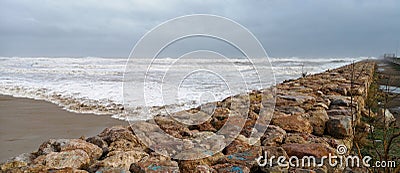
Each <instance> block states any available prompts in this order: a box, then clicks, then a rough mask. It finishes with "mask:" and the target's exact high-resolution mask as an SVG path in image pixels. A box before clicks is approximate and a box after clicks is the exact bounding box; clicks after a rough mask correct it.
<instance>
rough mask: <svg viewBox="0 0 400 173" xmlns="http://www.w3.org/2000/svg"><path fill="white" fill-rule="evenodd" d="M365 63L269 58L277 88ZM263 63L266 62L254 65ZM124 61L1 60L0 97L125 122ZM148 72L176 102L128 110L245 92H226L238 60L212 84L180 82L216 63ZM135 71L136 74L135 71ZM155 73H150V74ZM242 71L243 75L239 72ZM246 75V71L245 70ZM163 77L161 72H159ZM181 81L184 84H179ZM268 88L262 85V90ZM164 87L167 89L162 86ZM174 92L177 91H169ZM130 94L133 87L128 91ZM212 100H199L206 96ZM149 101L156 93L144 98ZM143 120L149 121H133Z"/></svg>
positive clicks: (177, 106) (141, 62)
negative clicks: (200, 67)
mask: <svg viewBox="0 0 400 173" xmlns="http://www.w3.org/2000/svg"><path fill="white" fill-rule="evenodd" d="M364 59H368V58H367V57H357V58H298V57H292V58H271V57H270V58H269V62H270V63H271V65H272V70H273V73H274V76H275V79H276V82H277V83H279V82H282V81H284V80H286V79H293V78H298V77H300V76H301V74H302V72H307V73H309V74H314V73H319V72H323V71H325V70H327V69H333V68H337V67H340V66H343V65H346V64H350V63H351V62H352V61H360V60H364ZM257 61H268V60H267V59H266V58H263V59H259V60H255V62H254V63H258V62H257ZM126 62H127V58H101V57H80V58H70V57H63V58H60V57H57V58H56V57H0V94H3V95H11V96H15V97H24V98H31V99H37V100H45V101H49V102H52V103H54V104H57V105H59V106H61V107H62V108H64V109H66V110H68V111H71V112H78V113H95V114H109V115H112V116H113V117H114V118H119V119H125V120H126V116H124V115H123V114H122V112H123V111H122V110H123V103H124V97H123V81H124V71H125V66H126ZM158 62H161V63H158V64H156V65H155V66H153V67H152V68H153V71H157V70H159V69H168V77H169V78H168V81H172V82H171V83H179V82H180V81H181V83H179V87H178V90H179V92H178V95H179V99H177V100H174V99H172V100H168V101H166V102H165V101H159V100H157V99H148V101H147V102H146V104H143V100H141V99H140V98H141V97H139V96H138V97H136V95H132V96H130V98H138V99H130V100H129V101H130V103H129V104H130V105H134V106H137V110H141V109H142V108H143V107H152V108H154V109H161V108H163V107H165V106H169V107H173V110H182V109H187V108H190V107H194V106H197V105H199V104H201V103H205V102H209V101H216V100H221V99H223V98H225V97H228V96H230V95H234V94H238V93H242V92H246V90H245V88H241V87H236V88H235V90H230V91H229V92H228V90H227V88H226V87H223V86H224V82H221V81H224V80H225V81H228V82H230V83H232V85H239V84H242V83H243V81H240V80H237V78H235V76H234V74H231V72H232V71H235V70H237V68H240V67H243V68H246V65H245V64H244V65H243V64H242V66H240V65H241V63H245V61H243V60H242V59H232V62H233V63H234V64H239V66H233V65H225V66H221V67H218V68H219V69H223V70H221V71H220V72H221V73H225V74H221V76H227V77H226V79H222V80H221V79H213V77H215V75H210V76H207V75H196V74H193V75H190V76H186V78H185V80H182V79H181V78H182V73H184V72H186V71H185V69H186V70H188V69H189V70H190V69H192V68H193V65H194V64H197V65H198V64H200V65H208V66H215V65H216V64H218V62H216V60H215V59H206V58H204V59H195V60H188V61H182V62H180V63H179V64H178V65H175V66H174V68H169V67H167V65H170V64H173V62H174V59H160V60H159V61H158ZM135 63H136V64H135V65H136V67H137V70H138V71H142V72H143V70H148V68H147V67H148V65H149V61H148V59H135ZM136 67H135V68H136ZM154 68H155V69H154ZM242 70H243V69H242ZM244 70H245V69H244ZM161 71H162V70H161ZM152 77H153V76H152V73H149V77H148V78H149V79H150V82H149V83H148V85H147V88H146V89H151V88H152V87H154V88H157V87H159V86H160V83H162V81H160V80H159V79H157V78H156V77H154V78H152ZM132 80H133V81H130V82H133V83H135V84H141V83H143V78H141V77H137V78H133V79H132ZM182 81H184V82H182ZM267 85H271V83H266V84H264V85H263V86H267ZM163 87H166V88H167V87H168V86H163ZM170 87H171V88H174V87H175V88H177V87H176V86H170ZM133 90H135V87H134V88H133ZM142 90H143V88H140V87H137V90H135V93H136V94H138V93H139V94H140V93H143V91H142ZM210 91H211V94H208V95H207V94H205V95H204V94H203V95H202V94H199V93H204V92H210ZM146 93H147V94H149V95H150V98H152V94H155V96H154V98H156V97H157V95H159V94H160V93H157V92H146ZM137 118H138V119H146V118H149V117H137Z"/></svg>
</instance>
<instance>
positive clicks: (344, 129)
mask: <svg viewBox="0 0 400 173" xmlns="http://www.w3.org/2000/svg"><path fill="white" fill-rule="evenodd" d="M351 121H352V120H351V117H349V116H343V115H338V116H335V117H331V119H329V120H328V121H327V122H326V132H327V133H328V134H329V135H331V136H333V137H335V138H338V139H343V138H346V137H350V136H352V134H353V129H352V122H351Z"/></svg>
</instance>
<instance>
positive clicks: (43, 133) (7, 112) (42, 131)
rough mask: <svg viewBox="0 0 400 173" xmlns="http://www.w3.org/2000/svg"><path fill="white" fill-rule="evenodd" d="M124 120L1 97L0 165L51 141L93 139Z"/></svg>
mask: <svg viewBox="0 0 400 173" xmlns="http://www.w3.org/2000/svg"><path fill="white" fill-rule="evenodd" d="M113 125H128V123H127V122H125V121H120V120H116V119H113V118H111V117H110V116H105V115H104V116H99V115H93V114H76V113H71V112H67V111H65V110H63V109H62V108H60V107H59V106H57V105H55V104H52V103H48V102H45V101H38V100H32V99H25V98H14V97H10V96H4V95H0V141H1V143H0V162H2V161H5V160H7V159H8V158H10V157H13V156H16V155H19V154H22V153H26V152H32V151H35V150H37V148H38V147H39V145H40V144H42V143H43V142H44V141H46V140H48V139H51V138H79V137H81V136H82V135H83V136H86V137H88V136H93V135H96V134H98V133H99V132H101V131H102V130H103V129H104V128H106V127H110V126H113Z"/></svg>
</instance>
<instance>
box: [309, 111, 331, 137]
mask: <svg viewBox="0 0 400 173" xmlns="http://www.w3.org/2000/svg"><path fill="white" fill-rule="evenodd" d="M308 114H309V115H310V116H309V117H308V118H307V119H308V121H309V122H310V124H311V126H312V127H313V134H314V135H318V136H322V135H323V134H324V131H325V123H326V122H327V121H328V119H329V117H328V114H327V113H326V110H325V109H317V110H312V111H309V112H308Z"/></svg>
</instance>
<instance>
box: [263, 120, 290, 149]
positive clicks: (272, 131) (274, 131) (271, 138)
mask: <svg viewBox="0 0 400 173" xmlns="http://www.w3.org/2000/svg"><path fill="white" fill-rule="evenodd" d="M285 136H286V131H285V130H283V129H282V128H280V127H279V126H274V125H269V126H268V128H267V130H266V131H265V133H264V135H263V136H262V137H261V144H262V145H264V146H277V145H280V144H282V142H283V139H284V138H285Z"/></svg>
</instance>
